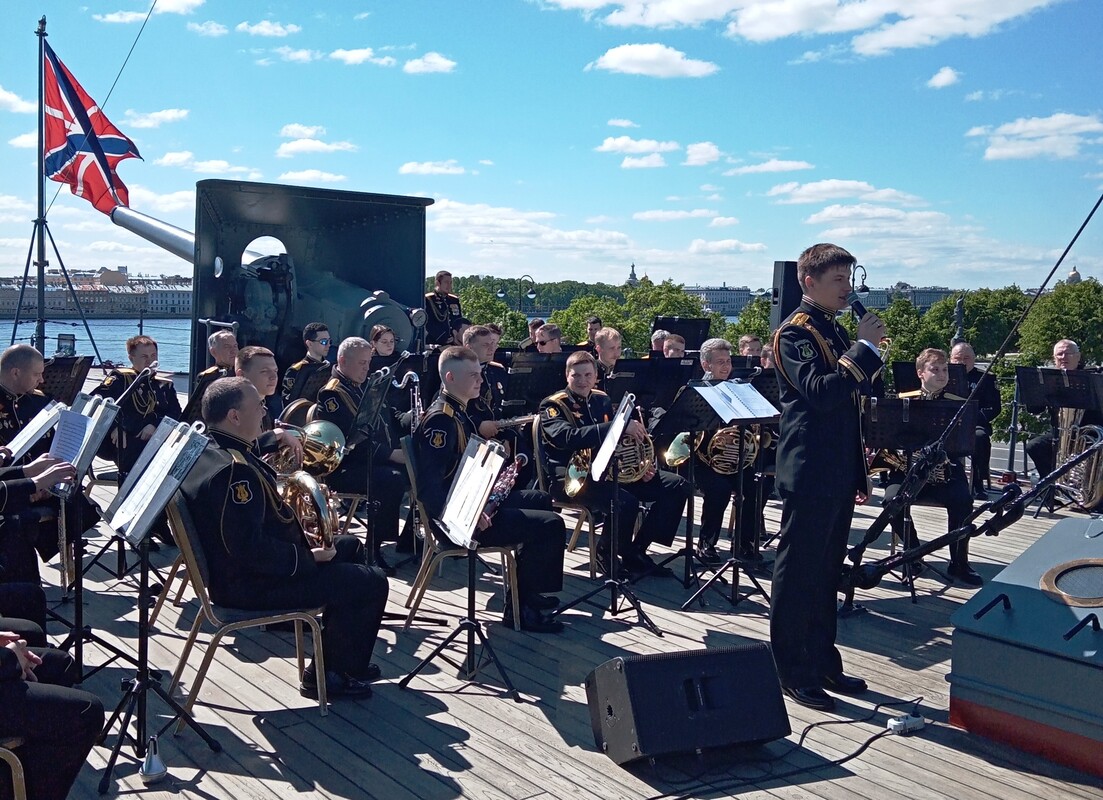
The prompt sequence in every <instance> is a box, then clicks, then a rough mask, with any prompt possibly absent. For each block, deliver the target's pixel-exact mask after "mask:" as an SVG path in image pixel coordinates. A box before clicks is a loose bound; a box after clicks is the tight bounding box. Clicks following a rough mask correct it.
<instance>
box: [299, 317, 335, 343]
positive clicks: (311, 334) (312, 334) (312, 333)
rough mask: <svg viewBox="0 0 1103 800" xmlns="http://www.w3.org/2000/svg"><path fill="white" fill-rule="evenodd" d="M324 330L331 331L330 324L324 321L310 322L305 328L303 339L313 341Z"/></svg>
mask: <svg viewBox="0 0 1103 800" xmlns="http://www.w3.org/2000/svg"><path fill="white" fill-rule="evenodd" d="M322 331H325V332H326V333H329V326H328V325H326V324H325V323H324V322H308V323H307V324H306V327H305V328H303V341H304V342H313V341H314V340H315V339H317V338H318V334H319V333H321V332H322Z"/></svg>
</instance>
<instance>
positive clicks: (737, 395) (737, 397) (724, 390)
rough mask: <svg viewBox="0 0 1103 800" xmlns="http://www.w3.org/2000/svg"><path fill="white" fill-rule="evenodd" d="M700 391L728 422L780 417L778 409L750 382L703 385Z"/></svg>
mask: <svg viewBox="0 0 1103 800" xmlns="http://www.w3.org/2000/svg"><path fill="white" fill-rule="evenodd" d="M699 391H700V392H701V394H702V395H703V396H704V398H705V399H706V400H708V401H709V405H711V406H712V408H713V410H714V411H715V412H716V413H717V415H718V416H720V417H723V418H724V419H725V420H726V421H727V422H739V421H758V422H774V421H776V420H777V419H778V416H779V412H778V410H777V409H776V408H774V406H773V404H772V403H770V401H769V400H767V399H766V398H765V397H763V396H762V394H761V393H760V392H759V391H758V389H756V388H754V386H752V385H751V384H749V383H738V382H737V381H724V382H723V383H718V384H716V385H715V386H708V387H701V388H700V389H699Z"/></svg>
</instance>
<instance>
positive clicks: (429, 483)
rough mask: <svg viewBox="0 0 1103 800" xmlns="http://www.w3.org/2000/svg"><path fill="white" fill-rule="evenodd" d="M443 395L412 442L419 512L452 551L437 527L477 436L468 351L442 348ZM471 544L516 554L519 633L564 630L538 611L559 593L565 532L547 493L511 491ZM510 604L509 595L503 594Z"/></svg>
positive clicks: (475, 388)
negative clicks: (510, 547)
mask: <svg viewBox="0 0 1103 800" xmlns="http://www.w3.org/2000/svg"><path fill="white" fill-rule="evenodd" d="M439 370H440V380H441V390H440V394H438V395H437V396H436V398H435V399H434V400H433V402H432V404H431V405H430V406H429V408H428V409H427V410H426V412H425V418H424V419H423V420H422V422H421V425H419V426H418V429H417V432H416V433H415V435H414V446H415V452H416V454H417V456H416V462H417V486H418V500H419V501H420V502H421V504H422V505H423V506H424V507H425V512H426V514H427V515H428V517H429V519H428V520H427V522H428V524H429V527H430V529H431V530H432V531H433V533H434V535H435V536H436V537H437V540H438V541H439V542H440V543H441V545H442V546H444V547H452V546H454V545H452V544H451V542H450V541H449V539H448V538H447V536H446V535H445V534H444V533H443V531H440V530H439V529H438V528H437V526H436V523H435V520H438V519H440V518H441V517H442V516H443V515H444V506H445V501H446V500H447V498H448V491H449V489H450V488H451V486H452V481H453V480H454V478H455V475H456V469H457V467H458V466H459V464H460V457H461V456H462V455H463V452H464V450H465V449H466V447H467V442H468V440H469V439H470V438H471V437H472V436H475V435H476V430H475V423H474V422H473V421H472V419H471V417H470V416H468V408H469V407H470V403H471V402H472V401H473V400H475V399H476V398H478V397H479V393H480V389H481V388H482V380H483V376H482V370H481V369H480V368H479V359H478V356H476V355H475V353H474V351H472V350H470V349H468V348H466V347H447V348H445V349H444V351H443V352H442V353H441V354H440V362H439ZM475 538H476V539H477V540H478V542H479V543H480V544H483V545H487V546H490V547H498V546H503V545H513V544H516V545H519V547H518V548H517V596H518V597H519V598H520V603H521V613H520V616H521V630H525V631H531V632H533V633H558V632H559V631H561V630H562V629H563V623H562V622H559V621H558V620H552V619H548V618H547V617H546V616H545V615H544V612H545V611H548V610H551V609H553V608H555V607H557V606H558V605H559V600H558V599H557V598H555V597H549V596H547V595H550V594H554V593H555V592H558V591H560V590H562V588H563V549H564V543H565V538H566V529H565V528H564V526H563V519H562V518H561V517H560V516H559V515H558V514H557V513H555V512H554V511H553V510H552V501H551V497H550V496H549V495H548V494H547V493H545V492H538V491H533V490H523V489H519V488H514V490H513V491H511V492H510V494H509V496H508V497H507V498H506V499H505V501H504V502H503V503H502V504H501V505H500V506H499V507H498V510H497V512H496V513H495V514H494V516H493V518H487V516H486V514H485V513H484V514H483V515H482V517H481V519H480V520H479V526H478V532H477V533H476V534H475ZM507 597H511V595H507ZM502 623H503V624H504V625H505V626H506V627H510V628H512V627H513V607H512V600H510V601H508V602H507V605H506V609H505V613H504V614H503V616H502Z"/></svg>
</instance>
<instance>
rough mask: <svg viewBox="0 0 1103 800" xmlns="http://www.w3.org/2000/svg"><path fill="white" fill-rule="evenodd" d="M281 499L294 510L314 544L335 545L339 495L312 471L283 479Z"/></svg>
mask: <svg viewBox="0 0 1103 800" xmlns="http://www.w3.org/2000/svg"><path fill="white" fill-rule="evenodd" d="M280 498H281V499H282V500H283V502H285V503H287V505H288V506H290V507H291V510H292V511H293V512H295V519H297V520H298V521H299V525H300V526H302V529H303V533H305V534H306V538H307V539H308V540H309V541H310V542H311V544H313V545H314V546H315V547H332V546H333V536H334V534H335V533H336V532H337V529H338V525H339V520H338V516H339V514H338V507H339V504H338V501H337V496H336V495H335V494H334V493H333V492H332V491H331V490H329V489H327V488H325V487H324V486H322V484H320V483H318V481H317V479H316V478H315V477H314V476H313V475H311V474H310V473H309V472H304V471H303V470H299V471H297V472H292V473H291V474H290V475H288V476H287V478H286V479H284V481H283V486H282V488H281V489H280Z"/></svg>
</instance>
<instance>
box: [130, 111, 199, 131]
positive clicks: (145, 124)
mask: <svg viewBox="0 0 1103 800" xmlns="http://www.w3.org/2000/svg"><path fill="white" fill-rule="evenodd" d="M187 117H188V110H187V109H186V108H165V109H162V110H161V111H150V112H148V113H146V114H142V113H140V112H138V111H135V110H134V109H132V108H128V109H127V110H126V113H124V114H123V119H124V122H123V127H124V128H160V127H161V125H162V124H164V123H166V122H179V121H180V120H182V119H187Z"/></svg>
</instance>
